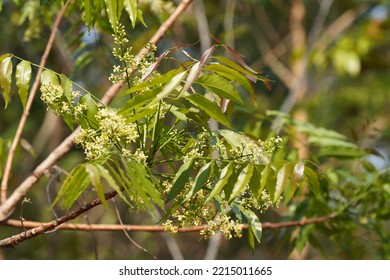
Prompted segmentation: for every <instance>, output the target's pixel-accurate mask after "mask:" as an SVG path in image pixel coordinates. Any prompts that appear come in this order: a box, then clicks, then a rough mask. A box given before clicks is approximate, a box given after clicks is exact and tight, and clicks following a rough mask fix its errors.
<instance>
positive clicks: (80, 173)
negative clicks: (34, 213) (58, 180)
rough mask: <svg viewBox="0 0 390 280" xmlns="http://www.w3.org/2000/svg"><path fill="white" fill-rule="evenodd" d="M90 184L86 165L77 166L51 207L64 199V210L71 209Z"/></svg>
mask: <svg viewBox="0 0 390 280" xmlns="http://www.w3.org/2000/svg"><path fill="white" fill-rule="evenodd" d="M90 182H91V180H90V178H89V176H88V174H87V172H86V171H85V164H79V165H76V167H74V168H73V169H72V171H71V172H69V174H68V176H67V177H66V179H65V181H64V182H63V184H62V185H61V188H60V190H59V191H58V194H57V197H56V198H55V199H54V202H53V204H52V206H51V207H53V206H54V205H55V204H57V202H58V201H59V200H60V199H61V198H63V199H64V200H63V203H62V206H63V208H65V209H69V208H70V207H71V206H72V205H73V203H74V202H75V201H76V200H77V199H78V198H79V197H80V195H81V194H82V193H83V192H84V191H85V189H86V188H87V187H88V186H89V184H90Z"/></svg>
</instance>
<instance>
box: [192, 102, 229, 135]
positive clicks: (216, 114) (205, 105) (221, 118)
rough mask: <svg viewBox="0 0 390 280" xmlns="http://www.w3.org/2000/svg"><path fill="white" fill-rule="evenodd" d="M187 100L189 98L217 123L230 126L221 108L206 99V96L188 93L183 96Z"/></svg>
mask: <svg viewBox="0 0 390 280" xmlns="http://www.w3.org/2000/svg"><path fill="white" fill-rule="evenodd" d="M184 98H186V99H187V100H189V101H190V102H191V103H192V104H194V105H195V106H197V107H199V109H201V110H203V111H205V112H206V114H207V115H209V116H210V117H211V118H213V119H215V120H216V121H218V122H219V123H221V124H223V125H224V126H226V127H228V128H231V125H230V123H229V121H228V119H227V118H226V116H225V115H224V114H223V113H222V111H221V109H220V108H219V107H218V106H217V105H215V104H214V103H213V102H211V101H210V100H208V99H207V98H206V97H204V96H203V95H200V94H190V95H187V96H185V97H184Z"/></svg>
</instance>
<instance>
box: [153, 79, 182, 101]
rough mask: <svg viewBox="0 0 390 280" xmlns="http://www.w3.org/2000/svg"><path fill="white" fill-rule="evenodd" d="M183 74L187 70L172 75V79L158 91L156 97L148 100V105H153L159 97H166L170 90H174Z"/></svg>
mask: <svg viewBox="0 0 390 280" xmlns="http://www.w3.org/2000/svg"><path fill="white" fill-rule="evenodd" d="M185 75H187V72H182V73H179V74H177V75H176V76H174V77H173V78H172V80H171V81H170V82H169V83H167V84H166V85H165V86H164V87H163V89H162V90H161V92H159V93H158V94H157V95H156V97H155V98H154V99H153V100H152V101H150V103H149V105H153V104H155V103H157V102H159V101H160V100H161V99H163V98H166V97H168V96H169V94H171V93H172V91H174V90H175V89H176V88H177V86H178V85H180V83H181V82H182V81H183V78H184V76H185Z"/></svg>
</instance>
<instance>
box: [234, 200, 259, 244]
mask: <svg viewBox="0 0 390 280" xmlns="http://www.w3.org/2000/svg"><path fill="white" fill-rule="evenodd" d="M238 208H239V209H240V211H241V212H242V214H243V215H244V216H245V218H246V219H247V222H248V225H249V230H250V231H251V232H252V233H253V235H254V237H255V238H256V240H257V242H258V243H260V242H261V237H262V235H263V229H262V226H261V222H260V220H259V217H257V215H256V214H255V213H254V212H253V211H251V210H249V209H246V208H244V207H242V206H241V205H238Z"/></svg>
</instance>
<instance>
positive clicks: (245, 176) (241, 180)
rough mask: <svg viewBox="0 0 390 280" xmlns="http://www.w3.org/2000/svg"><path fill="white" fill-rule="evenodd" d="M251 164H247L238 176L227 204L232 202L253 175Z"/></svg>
mask: <svg viewBox="0 0 390 280" xmlns="http://www.w3.org/2000/svg"><path fill="white" fill-rule="evenodd" d="M253 169H254V167H253V164H248V165H247V166H245V167H244V169H243V170H242V171H241V173H240V175H238V178H237V181H236V183H235V184H234V187H233V190H232V193H231V194H230V198H229V203H230V202H232V201H233V200H234V199H235V198H236V197H237V196H238V195H239V194H240V193H241V192H242V190H243V189H244V188H245V187H246V185H247V184H248V183H249V181H250V179H251V177H252V175H253Z"/></svg>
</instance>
